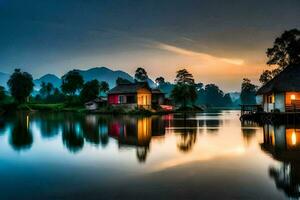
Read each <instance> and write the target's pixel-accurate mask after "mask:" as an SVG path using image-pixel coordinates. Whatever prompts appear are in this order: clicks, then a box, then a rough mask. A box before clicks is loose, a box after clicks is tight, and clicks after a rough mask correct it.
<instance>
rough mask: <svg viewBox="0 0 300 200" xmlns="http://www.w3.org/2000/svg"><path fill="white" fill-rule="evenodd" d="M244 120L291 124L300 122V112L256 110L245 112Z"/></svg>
mask: <svg viewBox="0 0 300 200" xmlns="http://www.w3.org/2000/svg"><path fill="white" fill-rule="evenodd" d="M240 120H241V121H242V122H245V121H254V122H257V123H259V124H290V123H293V124H295V123H300V112H278V113H277V112H272V113H270V112H269V113H266V112H256V113H247V114H243V115H241V117H240Z"/></svg>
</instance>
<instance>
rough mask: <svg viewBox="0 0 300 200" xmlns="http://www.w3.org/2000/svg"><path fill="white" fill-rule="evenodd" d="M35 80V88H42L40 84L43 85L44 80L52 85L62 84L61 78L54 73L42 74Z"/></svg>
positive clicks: (57, 86) (58, 86)
mask: <svg viewBox="0 0 300 200" xmlns="http://www.w3.org/2000/svg"><path fill="white" fill-rule="evenodd" d="M33 82H34V89H35V90H39V89H40V85H41V83H42V82H45V83H52V85H53V86H54V87H56V88H60V85H61V79H60V78H58V77H57V76H56V75H54V74H46V75H44V76H42V77H41V78H39V79H35V80H34V81H33Z"/></svg>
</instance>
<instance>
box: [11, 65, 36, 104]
mask: <svg viewBox="0 0 300 200" xmlns="http://www.w3.org/2000/svg"><path fill="white" fill-rule="evenodd" d="M7 84H8V86H9V89H10V93H11V95H12V96H13V97H14V99H15V100H16V101H17V102H18V103H21V102H24V101H25V99H26V98H27V97H28V96H29V95H30V94H31V92H32V90H33V86H34V84H33V79H32V76H31V74H29V73H27V72H22V71H21V70H20V69H15V71H14V73H13V74H12V75H11V76H10V78H9V80H8V82H7Z"/></svg>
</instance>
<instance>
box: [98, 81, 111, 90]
mask: <svg viewBox="0 0 300 200" xmlns="http://www.w3.org/2000/svg"><path fill="white" fill-rule="evenodd" d="M108 90H109V85H108V83H107V82H106V81H101V82H100V92H104V93H106V92H108Z"/></svg>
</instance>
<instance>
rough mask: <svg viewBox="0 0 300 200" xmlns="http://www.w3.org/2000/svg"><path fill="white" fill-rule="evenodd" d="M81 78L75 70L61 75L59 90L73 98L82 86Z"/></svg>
mask: <svg viewBox="0 0 300 200" xmlns="http://www.w3.org/2000/svg"><path fill="white" fill-rule="evenodd" d="M83 83H84V81H83V78H82V76H81V75H80V74H79V72H78V71H77V70H72V71H69V72H68V73H66V74H65V75H63V77H62V85H61V89H62V91H63V92H64V93H65V94H69V95H72V96H74V95H75V93H76V92H77V91H78V90H80V89H81V88H82V86H83Z"/></svg>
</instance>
